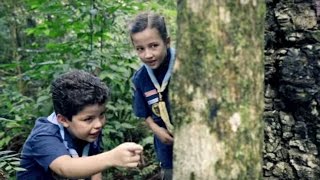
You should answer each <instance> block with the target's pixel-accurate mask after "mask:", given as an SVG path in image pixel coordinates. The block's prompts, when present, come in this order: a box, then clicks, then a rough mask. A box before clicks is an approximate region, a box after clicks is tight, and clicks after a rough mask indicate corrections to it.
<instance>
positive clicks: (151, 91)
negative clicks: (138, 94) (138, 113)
mask: <svg viewBox="0 0 320 180" xmlns="http://www.w3.org/2000/svg"><path fill="white" fill-rule="evenodd" d="M157 93H158V92H157V90H156V89H153V90H150V91H147V92H145V93H144V95H145V96H146V97H149V96H152V95H155V94H157Z"/></svg>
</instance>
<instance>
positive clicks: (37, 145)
mask: <svg viewBox="0 0 320 180" xmlns="http://www.w3.org/2000/svg"><path fill="white" fill-rule="evenodd" d="M31 143H32V144H31V147H32V156H33V157H34V160H35V161H36V162H37V163H38V164H39V165H40V166H42V167H43V168H44V169H45V170H46V171H47V170H48V168H49V165H50V164H51V163H52V161H54V160H55V159H56V158H58V157H60V156H63V155H69V152H68V150H67V148H66V147H65V145H64V144H63V142H62V141H61V139H60V138H58V137H57V136H52V135H51V136H50V135H37V136H35V137H34V138H33V141H32V142H31Z"/></svg>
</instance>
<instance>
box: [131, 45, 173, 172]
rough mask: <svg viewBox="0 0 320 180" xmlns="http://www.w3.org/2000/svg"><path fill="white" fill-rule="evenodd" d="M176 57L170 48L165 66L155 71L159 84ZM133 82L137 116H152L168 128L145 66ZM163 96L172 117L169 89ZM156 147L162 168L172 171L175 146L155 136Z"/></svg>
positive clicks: (134, 106)
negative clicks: (161, 115) (162, 117)
mask: <svg viewBox="0 0 320 180" xmlns="http://www.w3.org/2000/svg"><path fill="white" fill-rule="evenodd" d="M174 56H175V52H174V49H172V48H168V50H167V57H166V59H165V61H164V62H163V64H161V65H160V67H159V68H157V69H154V70H153V73H154V75H155V77H156V79H157V80H158V82H159V84H161V83H162V81H163V79H164V77H165V75H166V73H167V70H168V67H169V63H170V60H173V59H174V58H175V57H174ZM132 82H133V84H134V97H133V101H134V103H133V110H134V113H135V115H136V116H137V117H140V118H147V117H149V116H151V117H152V119H153V120H154V121H155V123H157V124H158V125H159V126H160V127H164V128H166V126H165V123H164V122H163V120H162V119H161V117H160V113H159V112H158V109H157V103H158V102H159V94H158V92H157V90H156V88H155V86H154V85H153V83H152V81H151V79H150V77H149V75H148V72H147V69H146V67H145V66H142V67H141V68H140V69H139V70H138V71H137V72H136V73H135V74H134V76H133V78H132ZM161 94H162V100H163V101H165V103H166V108H167V110H168V113H169V116H170V114H171V113H170V103H169V94H168V88H166V89H165V90H164V92H163V93H161ZM170 120H171V116H170ZM154 146H155V151H156V155H157V158H158V160H159V161H160V163H161V167H162V168H164V169H172V154H173V145H167V144H164V143H162V142H161V141H160V139H159V138H158V137H157V136H154Z"/></svg>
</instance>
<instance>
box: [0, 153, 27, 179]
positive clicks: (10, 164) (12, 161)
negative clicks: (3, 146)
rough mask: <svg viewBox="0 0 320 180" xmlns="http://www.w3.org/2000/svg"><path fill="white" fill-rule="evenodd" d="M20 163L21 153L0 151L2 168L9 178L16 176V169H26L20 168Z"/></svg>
mask: <svg viewBox="0 0 320 180" xmlns="http://www.w3.org/2000/svg"><path fill="white" fill-rule="evenodd" d="M19 165H20V159H19V154H17V153H14V152H13V151H0V169H1V170H2V171H3V172H2V173H3V176H7V177H6V178H8V177H12V176H14V174H15V173H16V171H23V170H24V169H23V168H20V167H19ZM0 177H1V176H0Z"/></svg>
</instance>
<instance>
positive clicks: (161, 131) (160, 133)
mask: <svg viewBox="0 0 320 180" xmlns="http://www.w3.org/2000/svg"><path fill="white" fill-rule="evenodd" d="M154 133H155V135H156V136H157V137H158V138H159V139H160V141H161V142H162V143H164V144H168V145H170V144H173V136H172V135H171V134H170V132H169V131H168V130H167V129H165V128H163V127H159V128H157V130H155V131H154Z"/></svg>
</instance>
